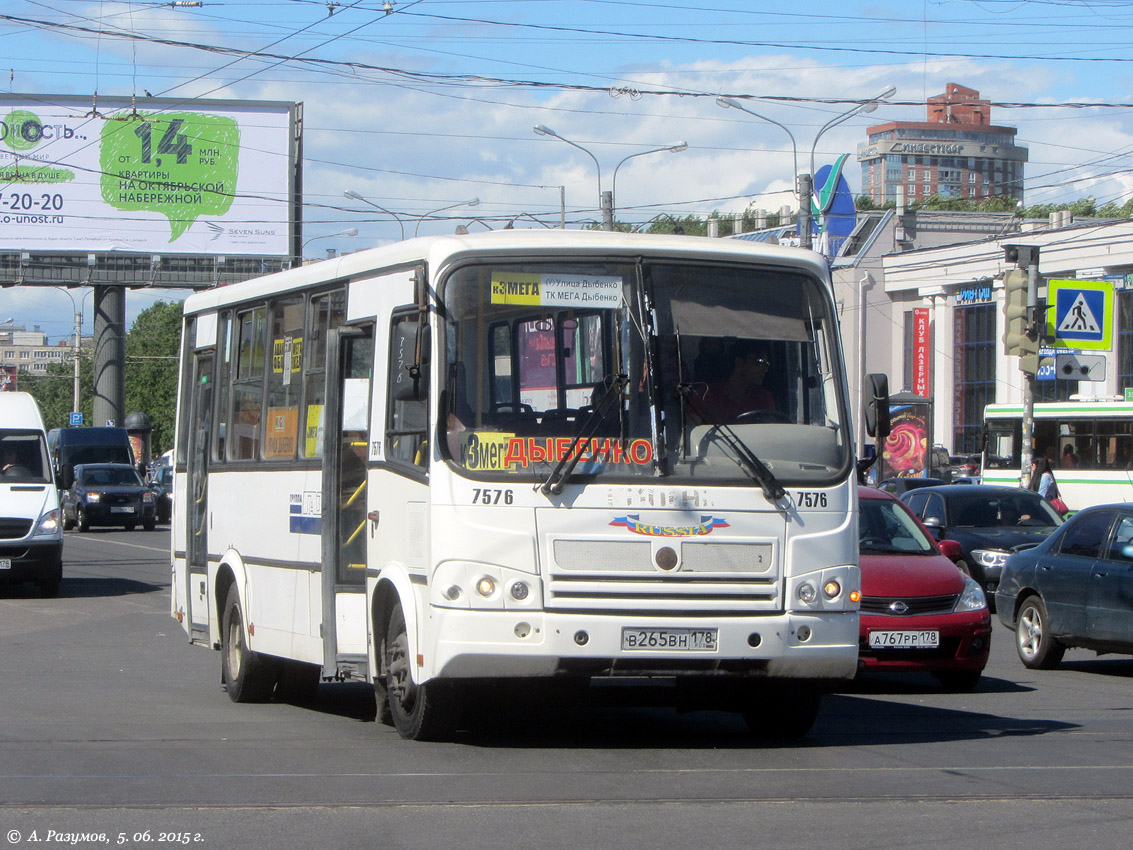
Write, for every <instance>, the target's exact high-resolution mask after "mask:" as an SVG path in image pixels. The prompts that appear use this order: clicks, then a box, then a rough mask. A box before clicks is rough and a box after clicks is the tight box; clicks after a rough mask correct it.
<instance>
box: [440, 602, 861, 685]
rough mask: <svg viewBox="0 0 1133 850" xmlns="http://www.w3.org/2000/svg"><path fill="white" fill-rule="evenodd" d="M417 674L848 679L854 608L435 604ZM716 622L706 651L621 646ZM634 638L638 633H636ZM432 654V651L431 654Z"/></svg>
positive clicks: (853, 658)
mask: <svg viewBox="0 0 1133 850" xmlns="http://www.w3.org/2000/svg"><path fill="white" fill-rule="evenodd" d="M431 614H432V628H433V629H434V631H433V634H434V635H440V636H442V637H440V638H438V639H437V640H436V642H435V645H434V646H433V647H432V650H431V652H430V648H429V647H424V648H423V657H422V658H421V659H420V661H421V662H423V664H422V667H423V670H425V671H428V672H426V673H425V676H424V677H423V678H431V677H434V676H435V677H444V678H482V677H484V678H507V677H538V676H556V675H582V676H603V675H605V676H674V675H720V676H729V675H732V676H759V677H769V678H802V679H850V678H853V676H854V673H855V671H856V669H857V660H858V622H859V620H858V613H857V612H856V611H853V612H839V613H816V614H812V613H806V614H802V613H785V614H778V615H774V616H763V617H734V618H733V617H721V618H707V617H696V618H690V617H684V618H681V617H655V616H640V615H639V616H619V615H596V614H576V613H558V612H547V611H525V612H510V611H470V610H454V609H445V608H438V607H434V608H433V609H432V611H431ZM712 629H715V630H716V631H715V641H714V644H715V648H714V649H695V648H685V647H682V648H679V649H658V648H641V649H628V648H624V646H625V642H626V640H627V639H626V638H625V637H624V636H623V633H624V632H625V631H626V630H628V631H631V632H636V633H637V634H638V635H639V636H640V635H642V634H645V635H654V636H655V635H659V634H662V635H666V636H673V635H677V636H678V637H679V636H681V635H684V634H687V633H688V630H692V631H704V630H712ZM638 640H640V637H639V638H638ZM430 655H431V658H430Z"/></svg>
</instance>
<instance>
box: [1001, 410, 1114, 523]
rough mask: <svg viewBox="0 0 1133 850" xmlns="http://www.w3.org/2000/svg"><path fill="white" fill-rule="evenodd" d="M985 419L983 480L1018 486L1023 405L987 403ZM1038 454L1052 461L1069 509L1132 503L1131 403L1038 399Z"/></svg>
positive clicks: (1037, 455)
mask: <svg viewBox="0 0 1133 850" xmlns="http://www.w3.org/2000/svg"><path fill="white" fill-rule="evenodd" d="M984 422H985V424H986V427H987V449H986V452H985V455H984V463H983V481H984V483H985V484H1008V485H1012V486H1014V485H1017V484H1019V483H1020V473H1021V463H1022V458H1021V444H1022V434H1023V406H1022V405H1021V404H989V405H988V406H987V407H986V408H985V411H984ZM1034 456H1035V457H1043V456H1046V457H1048V458H1049V459H1050V461H1051V466H1052V467H1053V469H1054V477H1055V480H1056V481H1057V482H1058V490H1059V494H1060V495H1061V496H1062V500H1063V501H1064V502H1066V504H1067V506H1068V507H1069V508H1070V509H1071V510H1081V509H1082V508H1086V507H1089V506H1090V505H1103V504H1108V503H1111V502H1129V501H1133V402H1127V401H1118V400H1116V399H1112V400H1111V399H1097V398H1092V399H1083V400H1080V401H1058V402H1038V403H1036V404H1035V406H1034Z"/></svg>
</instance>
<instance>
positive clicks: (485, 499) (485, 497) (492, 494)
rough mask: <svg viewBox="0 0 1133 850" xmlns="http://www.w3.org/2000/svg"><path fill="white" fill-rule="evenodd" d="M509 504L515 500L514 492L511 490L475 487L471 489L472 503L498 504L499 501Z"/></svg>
mask: <svg viewBox="0 0 1133 850" xmlns="http://www.w3.org/2000/svg"><path fill="white" fill-rule="evenodd" d="M501 501H502V502H503V503H504V504H505V505H510V504H511V503H512V502H513V501H515V493H514V492H513V491H511V490H489V489H487V488H484V489H481V488H479V487H477V488H476V489H475V490H473V491H472V504H474V505H498V504H499V503H500V502H501Z"/></svg>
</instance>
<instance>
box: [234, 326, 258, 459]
mask: <svg viewBox="0 0 1133 850" xmlns="http://www.w3.org/2000/svg"><path fill="white" fill-rule="evenodd" d="M236 323H237V334H238V347H237V360H236V373H235V375H234V376H233V378H234V380H233V384H232V419H231V421H230V422H229V426H230V427H229V431H228V434H227V443H228V459H229V460H259V456H260V441H261V439H262V431H261V425H262V420H263V408H264V368H265V366H266V358H265V352H264V345H265V344H264V336H265V333H266V331H267V310H266V309H265V308H264V307H257V308H255V309H254V310H248V311H246V312H243V313H240V314H238V315H237V317H236Z"/></svg>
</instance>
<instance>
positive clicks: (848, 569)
mask: <svg viewBox="0 0 1133 850" xmlns="http://www.w3.org/2000/svg"><path fill="white" fill-rule="evenodd" d="M786 598H787V601H788V602H789V603H790V607H791V609H792V610H795V611H806V612H811V613H819V612H842V611H857V610H858V606H859V603H860V602H861V572H860V571H859V569H858V567H857V566H854V565H850V564H847V565H845V566H838V567H827V568H825V569H822V570H816V571H815V572H812V573H807V574H806V575H802V576H799V577H798V578H796V579H794V580H793V581H791V582H790V589H789V590H788V596H787V597H786Z"/></svg>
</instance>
